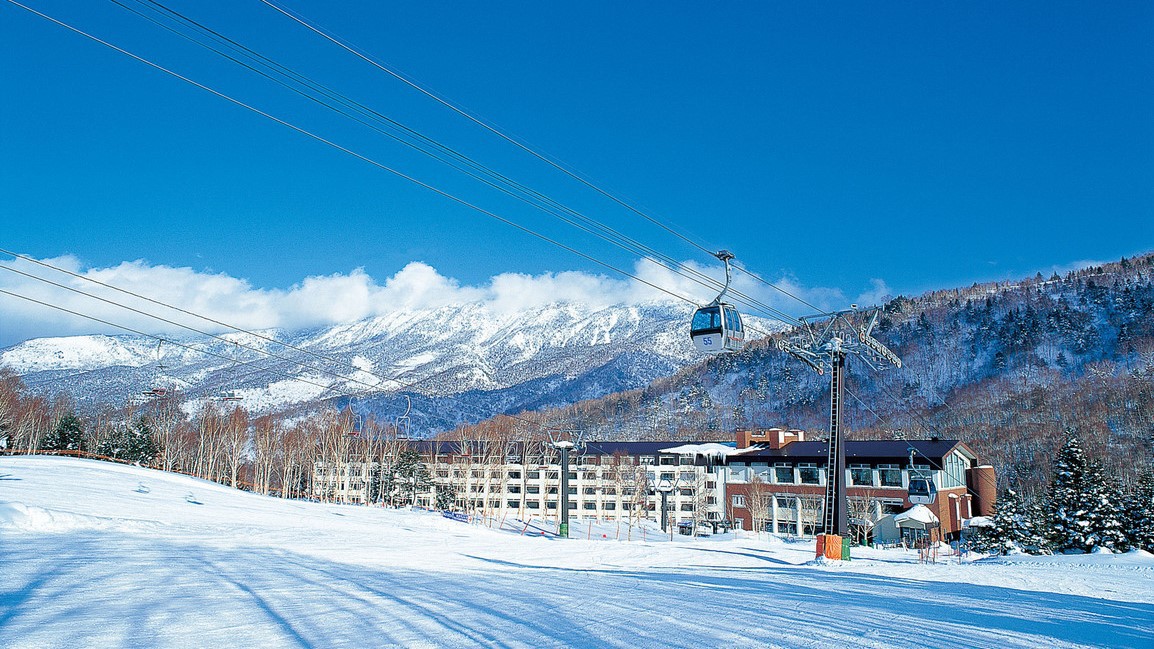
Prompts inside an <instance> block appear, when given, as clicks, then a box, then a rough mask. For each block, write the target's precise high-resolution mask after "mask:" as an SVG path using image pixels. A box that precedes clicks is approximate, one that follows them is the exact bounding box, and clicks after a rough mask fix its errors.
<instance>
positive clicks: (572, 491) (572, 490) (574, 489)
mask: <svg viewBox="0 0 1154 649" xmlns="http://www.w3.org/2000/svg"><path fill="white" fill-rule="evenodd" d="M567 491H568V492H569V495H570V496H576V495H577V487H569V489H568V490H567Z"/></svg>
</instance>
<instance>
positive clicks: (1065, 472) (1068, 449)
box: [1049, 435, 1092, 551]
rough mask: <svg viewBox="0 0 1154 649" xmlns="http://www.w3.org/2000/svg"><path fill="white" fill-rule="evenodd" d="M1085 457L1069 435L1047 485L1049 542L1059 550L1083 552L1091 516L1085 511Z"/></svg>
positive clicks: (1085, 547)
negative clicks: (1048, 489) (1049, 521)
mask: <svg viewBox="0 0 1154 649" xmlns="http://www.w3.org/2000/svg"><path fill="white" fill-rule="evenodd" d="M1085 486H1086V454H1085V453H1084V452H1083V451H1082V445H1081V443H1080V442H1079V441H1078V438H1077V437H1076V436H1074V435H1071V436H1069V438H1068V439H1067V440H1066V444H1065V445H1064V446H1062V450H1061V451H1059V452H1058V457H1057V459H1055V461H1054V477H1053V482H1052V484H1051V486H1050V520H1051V523H1052V527H1051V529H1050V534H1049V537H1050V540H1051V542H1052V543H1053V545H1054V547H1055V548H1056V549H1057V550H1059V551H1063V550H1083V551H1084V550H1086V549H1089V548H1090V547H1092V545H1091V543H1090V542H1089V528H1090V516H1089V511H1088V510H1087V509H1086V507H1085V504H1086V493H1085Z"/></svg>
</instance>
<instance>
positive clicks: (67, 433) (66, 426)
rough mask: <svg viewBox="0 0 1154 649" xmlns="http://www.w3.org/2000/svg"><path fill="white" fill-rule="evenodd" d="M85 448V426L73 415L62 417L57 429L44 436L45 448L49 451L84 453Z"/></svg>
mask: <svg viewBox="0 0 1154 649" xmlns="http://www.w3.org/2000/svg"><path fill="white" fill-rule="evenodd" d="M85 446H86V444H85V441H84V425H83V424H82V423H81V422H80V419H79V418H78V417H77V416H76V415H74V414H72V413H69V414H67V415H64V416H63V417H61V418H60V421H59V422H57V424H56V427H55V428H53V429H52V431H51V432H49V433H48V434H47V435H45V436H44V442H43V447H44V448H45V449H46V450H49V451H83V450H85V448H84V447H85Z"/></svg>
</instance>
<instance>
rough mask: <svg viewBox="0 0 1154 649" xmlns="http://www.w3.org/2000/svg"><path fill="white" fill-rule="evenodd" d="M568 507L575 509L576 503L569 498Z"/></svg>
mask: <svg viewBox="0 0 1154 649" xmlns="http://www.w3.org/2000/svg"><path fill="white" fill-rule="evenodd" d="M569 509H577V503H575V502H573V501H572V500H570V501H569Z"/></svg>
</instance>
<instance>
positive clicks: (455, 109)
mask: <svg viewBox="0 0 1154 649" xmlns="http://www.w3.org/2000/svg"><path fill="white" fill-rule="evenodd" d="M261 2H263V3H264V4H265V5H267V6H269V7H270V8H272V9H274V10H276V11H277V12H279V13H281V14H282V15H284V16H286V17H288V18H289V19H291V20H293V21H295V22H296V23H298V24H300V25H301V26H302V27H304V28H306V29H308V30H309V31H311V32H313V33H315V34H317V35H318V36H321V37H322V38H324V39H325V40H327V41H329V42H331V43H333V44H334V45H337V46H338V47H340V48H341V49H343V50H345V51H347V52H349V53H350V54H353V55H354V56H356V57H358V58H360V59H361V60H363V61H365V62H366V63H368V64H369V65H371V66H373V67H375V68H377V69H378V70H381V71H382V72H385V73H386V74H388V75H390V76H392V77H393V78H395V79H397V80H398V81H400V82H402V83H404V84H406V85H408V86H409V87H411V88H413V89H414V90H416V91H418V92H420V93H421V94H423V95H425V96H427V97H429V98H430V99H432V100H434V101H436V102H437V103H439V104H441V105H442V106H444V107H446V108H448V109H449V110H451V111H453V112H455V113H457V114H458V115H460V116H462V117H464V118H465V119H467V120H469V121H471V122H473V123H474V124H476V125H478V126H480V127H481V128H483V129H485V130H487V131H489V132H490V133H493V134H494V135H496V136H498V137H499V138H501V139H503V140H505V141H506V142H509V143H510V144H512V145H514V146H516V147H517V148H519V149H521V150H522V151H524V152H526V153H528V154H529V155H531V156H533V157H534V158H537V159H538V160H540V161H541V162H544V163H545V164H547V165H549V166H551V167H553V168H554V169H557V170H558V171H560V172H561V173H563V174H565V175H567V176H569V177H570V178H572V179H574V180H576V181H577V182H579V183H581V184H583V185H585V186H586V187H588V188H590V189H592V190H594V191H595V192H597V193H598V194H601V195H602V196H604V197H606V198H608V199H610V200H611V201H613V202H615V203H617V204H618V205H620V206H621V207H624V208H625V209H627V210H629V211H631V212H633V213H635V214H637V215H638V216H640V217H642V218H644V219H646V220H648V221H650V222H651V223H653V224H654V225H657V226H658V227H660V228H662V229H664V230H666V231H667V232H669V233H670V234H672V235H674V236H676V237H678V238H679V239H681V240H682V241H684V242H686V243H688V244H689V245H691V246H693V247H695V248H697V249H698V250H700V251H702V252H704V253H706V254H710V255H712V254H713V252H714V251H713V250H710V249H709V248H706V247H704V246H702V245H701V244H699V243H697V242H696V241H693V240H692V239H690V238H688V237H687V236H685V235H683V234H681V233H680V232H677V231H676V230H675V229H673V228H672V227H670V226H668V225H666V224H664V223H662V222H660V221H659V220H657V219H655V218H653V217H651V216H649V215H648V214H646V213H644V212H642V211H641V210H639V209H637V208H636V207H634V206H633V205H631V204H630V203H628V202H626V201H624V200H622V199H620V198H618V197H617V196H615V195H614V194H612V193H610V192H608V191H606V190H605V189H602V188H601V187H600V186H598V185H596V184H594V183H593V182H591V181H590V180H588V179H586V178H585V177H583V176H581V175H580V174H578V173H576V172H574V171H572V170H570V169H569V168H568V167H566V166H565V165H562V164H560V163H558V162H556V161H555V160H553V159H552V158H550V157H548V156H546V155H543V154H541V153H539V152H538V151H536V150H535V149H533V148H531V147H529V146H528V145H526V144H524V143H522V142H521V141H520V140H518V139H516V138H514V137H512V136H511V135H508V134H506V133H505V132H504V131H502V130H500V129H498V128H497V127H495V126H493V125H492V124H490V123H488V122H486V121H485V120H482V119H480V118H479V117H477V116H475V115H473V114H471V113H469V112H468V111H466V110H464V109H462V108H460V107H459V106H457V105H456V104H454V103H452V102H450V101H449V100H447V99H445V98H443V97H441V96H440V95H438V94H436V93H434V92H433V91H431V90H429V89H427V88H425V87H424V86H422V85H420V84H418V83H417V82H415V81H413V80H412V79H409V78H408V77H406V76H405V75H402V74H401V73H400V72H398V71H396V70H394V69H392V68H390V67H389V66H387V65H385V64H383V63H381V62H380V61H377V60H376V59H374V58H373V57H371V56H369V55H367V54H365V53H364V52H361V51H360V50H358V49H357V48H355V47H353V46H352V45H350V44H349V43H347V42H345V41H344V40H342V39H341V38H339V37H337V36H335V35H333V34H331V33H329V32H328V31H325V30H323V29H321V28H319V27H318V26H316V25H315V24H313V23H311V22H309V21H307V20H305V19H304V17H302V16H300V15H299V14H296V13H294V12H292V11H289V10H287V9H285V8H284V7H281V6H279V5H277V4H276V3H273V2H271V1H270V0H261Z"/></svg>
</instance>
